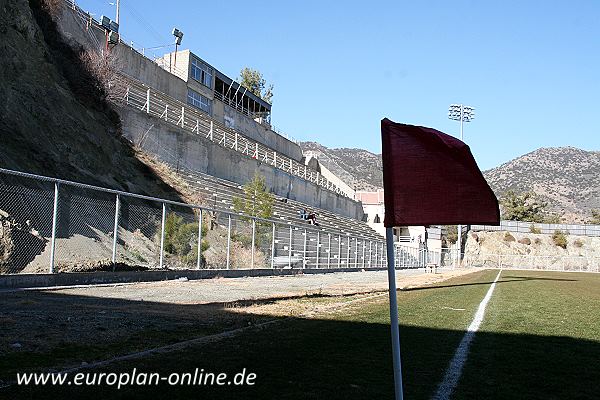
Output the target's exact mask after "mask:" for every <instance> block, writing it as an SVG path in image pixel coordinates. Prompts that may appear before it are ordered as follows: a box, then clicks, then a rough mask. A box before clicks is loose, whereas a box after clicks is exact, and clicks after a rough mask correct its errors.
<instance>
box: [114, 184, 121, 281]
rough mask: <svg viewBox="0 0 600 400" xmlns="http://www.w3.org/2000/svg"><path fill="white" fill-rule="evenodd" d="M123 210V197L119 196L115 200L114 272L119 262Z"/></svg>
mask: <svg viewBox="0 0 600 400" xmlns="http://www.w3.org/2000/svg"><path fill="white" fill-rule="evenodd" d="M120 209H121V196H120V195H119V194H117V197H116V200H115V225H114V231H113V248H112V263H113V271H114V270H115V262H116V261H117V238H118V236H119V212H120Z"/></svg>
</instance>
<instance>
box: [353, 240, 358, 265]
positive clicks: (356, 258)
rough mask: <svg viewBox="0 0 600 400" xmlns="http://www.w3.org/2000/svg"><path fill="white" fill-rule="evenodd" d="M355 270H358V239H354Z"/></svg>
mask: <svg viewBox="0 0 600 400" xmlns="http://www.w3.org/2000/svg"><path fill="white" fill-rule="evenodd" d="M354 268H358V238H355V239H354Z"/></svg>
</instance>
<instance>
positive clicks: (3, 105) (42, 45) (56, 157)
mask: <svg viewBox="0 0 600 400" xmlns="http://www.w3.org/2000/svg"><path fill="white" fill-rule="evenodd" d="M62 3H63V2H62V1H53V0H31V1H27V0H3V1H2V2H1V3H0V4H1V5H0V10H1V12H0V54H1V55H2V56H1V57H0V99H2V101H1V102H0V143H2V145H1V146H0V167H3V168H9V169H15V170H19V171H25V172H32V173H37V174H43V175H49V176H54V177H59V178H63V179H69V180H75V181H82V182H86V183H90V184H96V185H100V186H107V187H111V188H115V189H122V190H127V191H132V192H137V193H144V194H152V195H155V196H162V197H170V198H173V199H179V195H178V194H177V193H176V192H175V191H174V190H173V189H172V188H171V187H170V186H168V185H167V184H165V183H164V182H163V181H162V179H160V178H159V177H158V176H157V175H156V174H155V173H154V171H153V170H152V169H151V168H149V167H148V166H147V165H146V164H144V163H143V162H141V161H139V160H138V159H137V158H136V154H135V152H134V151H133V150H132V149H131V148H130V146H129V145H128V144H127V142H126V141H124V140H123V139H122V138H121V135H120V120H119V117H118V115H117V114H116V112H114V111H113V110H112V109H111V106H110V105H109V104H108V103H107V102H106V101H105V100H104V98H105V96H104V95H103V93H102V89H101V87H102V85H100V84H99V83H98V80H97V78H96V77H94V76H93V74H91V73H90V72H89V71H88V69H87V68H86V66H85V62H82V54H83V50H82V49H81V48H75V47H72V46H71V45H69V44H66V43H65V42H64V40H63V38H62V37H61V36H60V34H59V33H58V31H57V27H56V25H55V23H54V22H53V19H52V18H51V14H52V13H53V12H55V11H56V8H55V7H57V5H60V4H62ZM46 5H49V6H46Z"/></svg>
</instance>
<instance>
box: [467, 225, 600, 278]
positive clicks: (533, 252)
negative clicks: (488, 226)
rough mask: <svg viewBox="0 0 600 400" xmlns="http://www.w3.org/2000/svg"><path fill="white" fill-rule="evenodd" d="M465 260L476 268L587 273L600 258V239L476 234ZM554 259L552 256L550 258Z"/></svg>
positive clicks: (470, 240) (468, 241) (501, 233)
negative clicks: (556, 270) (510, 268)
mask: <svg viewBox="0 0 600 400" xmlns="http://www.w3.org/2000/svg"><path fill="white" fill-rule="evenodd" d="M465 254H466V255H465V258H466V260H468V262H470V263H472V264H474V265H481V266H486V265H487V266H491V267H495V266H497V265H498V262H501V263H502V264H503V265H504V266H507V267H510V266H512V267H520V268H541V267H546V268H556V269H562V268H565V269H566V270H575V271H577V270H583V271H586V270H587V268H588V265H589V264H593V263H594V260H597V259H598V258H599V257H600V238H597V237H587V236H576V235H565V236H564V241H562V242H561V241H560V240H559V238H553V235H542V234H533V233H514V232H513V233H509V232H472V233H470V234H469V235H468V236H467V242H466V245H465ZM548 256H552V257H548Z"/></svg>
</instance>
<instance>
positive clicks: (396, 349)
mask: <svg viewBox="0 0 600 400" xmlns="http://www.w3.org/2000/svg"><path fill="white" fill-rule="evenodd" d="M385 239H386V248H387V249H386V250H387V262H388V284H389V289H390V325H391V328H392V356H393V359H394V390H395V393H396V400H403V399H404V394H403V392H402V366H401V360H400V332H399V329H398V299H397V296H396V270H395V269H394V232H393V230H392V228H386V229H385Z"/></svg>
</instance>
